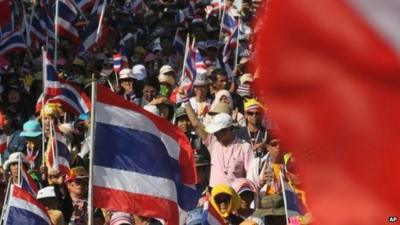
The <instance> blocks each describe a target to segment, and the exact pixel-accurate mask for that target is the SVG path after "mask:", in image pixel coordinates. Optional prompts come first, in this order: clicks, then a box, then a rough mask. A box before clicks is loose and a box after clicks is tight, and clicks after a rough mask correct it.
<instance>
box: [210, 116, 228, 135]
mask: <svg viewBox="0 0 400 225" xmlns="http://www.w3.org/2000/svg"><path fill="white" fill-rule="evenodd" d="M231 126H232V117H231V116H230V115H229V114H227V113H219V114H217V115H215V116H214V117H213V119H212V120H211V122H210V123H209V124H207V125H206V128H205V130H206V132H207V133H210V134H214V133H215V132H218V131H220V130H222V129H225V128H228V127H231Z"/></svg>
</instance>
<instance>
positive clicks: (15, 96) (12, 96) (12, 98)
mask: <svg viewBox="0 0 400 225" xmlns="http://www.w3.org/2000/svg"><path fill="white" fill-rule="evenodd" d="M20 100H21V94H20V93H19V91H17V90H14V89H12V90H10V92H9V93H8V102H9V103H13V104H16V103H19V101H20Z"/></svg>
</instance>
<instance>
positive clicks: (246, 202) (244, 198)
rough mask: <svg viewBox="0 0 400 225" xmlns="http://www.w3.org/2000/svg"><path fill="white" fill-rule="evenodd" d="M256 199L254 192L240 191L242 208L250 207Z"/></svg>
mask: <svg viewBox="0 0 400 225" xmlns="http://www.w3.org/2000/svg"><path fill="white" fill-rule="evenodd" d="M253 200H254V194H253V192H251V191H244V192H242V193H240V208H241V209H249V208H250V204H251V202H252V201H253Z"/></svg>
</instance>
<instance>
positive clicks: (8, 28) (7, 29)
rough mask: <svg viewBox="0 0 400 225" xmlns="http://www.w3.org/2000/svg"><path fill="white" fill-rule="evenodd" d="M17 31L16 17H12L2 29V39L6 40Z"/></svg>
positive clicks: (0, 33) (0, 30) (0, 34)
mask: <svg viewBox="0 0 400 225" xmlns="http://www.w3.org/2000/svg"><path fill="white" fill-rule="evenodd" d="M14 30H15V27H14V16H11V19H10V22H9V23H8V24H6V25H4V26H1V27H0V38H2V39H3V38H6V37H7V36H8V35H9V34H11V33H12V32H13V31H14Z"/></svg>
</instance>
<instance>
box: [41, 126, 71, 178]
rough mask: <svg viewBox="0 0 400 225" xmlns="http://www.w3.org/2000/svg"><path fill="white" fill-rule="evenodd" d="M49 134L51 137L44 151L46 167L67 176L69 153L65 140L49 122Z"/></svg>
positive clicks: (69, 161) (69, 160)
mask: <svg viewBox="0 0 400 225" xmlns="http://www.w3.org/2000/svg"><path fill="white" fill-rule="evenodd" d="M50 132H51V135H50V138H49V141H48V144H47V150H46V154H47V155H46V164H47V167H48V168H51V169H53V170H56V171H60V172H61V173H62V174H69V171H70V163H71V153H70V152H69V150H68V147H67V144H66V138H65V137H64V136H63V135H62V134H61V132H60V131H58V129H57V128H56V127H55V125H54V124H53V123H52V122H50Z"/></svg>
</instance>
